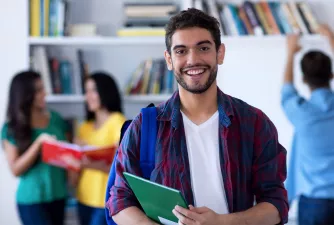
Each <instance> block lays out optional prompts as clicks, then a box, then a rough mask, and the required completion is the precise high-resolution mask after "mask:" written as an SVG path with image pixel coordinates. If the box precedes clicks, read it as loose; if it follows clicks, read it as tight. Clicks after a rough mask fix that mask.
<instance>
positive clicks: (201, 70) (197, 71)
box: [186, 69, 204, 75]
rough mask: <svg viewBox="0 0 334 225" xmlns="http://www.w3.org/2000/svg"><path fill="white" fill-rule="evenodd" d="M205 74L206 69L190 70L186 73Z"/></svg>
mask: <svg viewBox="0 0 334 225" xmlns="http://www.w3.org/2000/svg"><path fill="white" fill-rule="evenodd" d="M203 72H204V69H198V70H188V71H187V72H186V73H187V74H190V75H197V74H201V73H203Z"/></svg>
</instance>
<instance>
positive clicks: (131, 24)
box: [117, 2, 179, 36]
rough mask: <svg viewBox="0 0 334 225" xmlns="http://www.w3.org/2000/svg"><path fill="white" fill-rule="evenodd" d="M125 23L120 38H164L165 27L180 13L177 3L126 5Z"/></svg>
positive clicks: (119, 32)
mask: <svg viewBox="0 0 334 225" xmlns="http://www.w3.org/2000/svg"><path fill="white" fill-rule="evenodd" d="M123 8H124V14H125V21H124V24H123V27H122V28H121V29H119V30H118V31H117V35H118V36H164V35H165V30H164V26H165V25H166V24H167V23H168V20H169V19H170V17H171V16H172V15H173V14H175V13H177V12H178V10H179V9H178V6H177V5H176V4H175V3H172V2H171V3H145V2H142V3H125V4H124V6H123Z"/></svg>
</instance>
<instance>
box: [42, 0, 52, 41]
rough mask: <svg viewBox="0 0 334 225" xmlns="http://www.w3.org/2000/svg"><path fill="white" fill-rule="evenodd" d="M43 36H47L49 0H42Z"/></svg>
mask: <svg viewBox="0 0 334 225" xmlns="http://www.w3.org/2000/svg"><path fill="white" fill-rule="evenodd" d="M43 18H44V23H43V24H44V36H49V21H50V0H44V16H43Z"/></svg>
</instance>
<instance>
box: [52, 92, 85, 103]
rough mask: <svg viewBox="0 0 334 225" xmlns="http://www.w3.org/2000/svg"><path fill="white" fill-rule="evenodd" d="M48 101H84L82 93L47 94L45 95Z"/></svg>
mask: <svg viewBox="0 0 334 225" xmlns="http://www.w3.org/2000/svg"><path fill="white" fill-rule="evenodd" d="M46 101H47V102H48V103H82V102H84V96H83V95H62V94H58V95H48V96H47V97H46Z"/></svg>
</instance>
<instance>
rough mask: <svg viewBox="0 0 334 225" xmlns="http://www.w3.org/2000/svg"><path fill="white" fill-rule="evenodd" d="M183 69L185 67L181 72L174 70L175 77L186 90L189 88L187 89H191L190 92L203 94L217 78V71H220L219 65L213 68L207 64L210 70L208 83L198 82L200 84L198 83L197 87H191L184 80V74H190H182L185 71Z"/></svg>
mask: <svg viewBox="0 0 334 225" xmlns="http://www.w3.org/2000/svg"><path fill="white" fill-rule="evenodd" d="M195 66H203V65H195ZM195 66H193V67H195ZM188 68H189V67H188ZM183 70H184V68H182V69H180V71H179V72H176V71H175V70H174V74H175V79H176V81H177V82H178V83H179V84H180V85H181V87H182V88H184V89H185V90H187V91H189V92H190V93H193V94H202V93H204V92H206V91H207V90H208V89H209V88H210V87H211V85H212V84H213V82H214V81H215V80H216V78H217V73H218V67H217V66H216V68H215V69H212V68H211V67H210V66H206V70H208V71H209V72H210V74H209V78H208V80H207V81H206V83H205V84H203V85H201V84H198V85H196V87H190V86H189V85H188V84H187V83H186V81H185V80H184V76H188V75H184V74H182V73H184V72H182V71H183ZM205 72H206V71H205Z"/></svg>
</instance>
